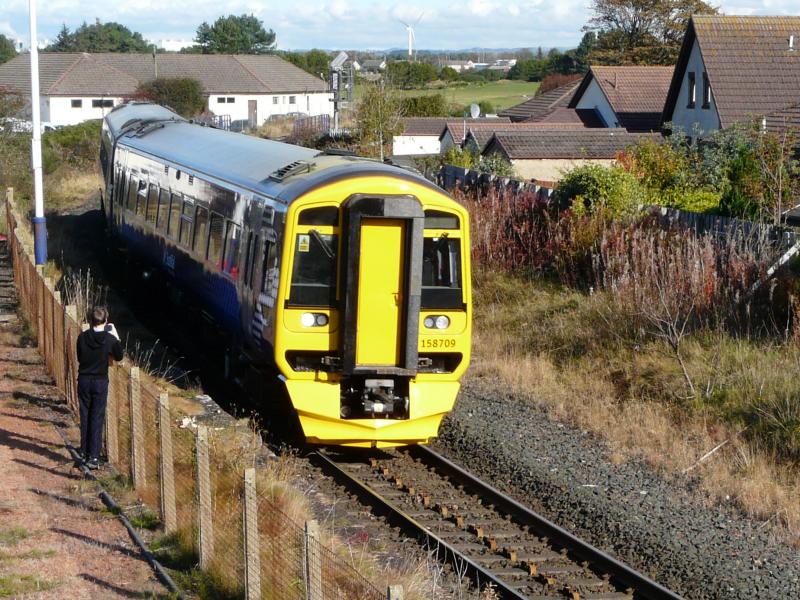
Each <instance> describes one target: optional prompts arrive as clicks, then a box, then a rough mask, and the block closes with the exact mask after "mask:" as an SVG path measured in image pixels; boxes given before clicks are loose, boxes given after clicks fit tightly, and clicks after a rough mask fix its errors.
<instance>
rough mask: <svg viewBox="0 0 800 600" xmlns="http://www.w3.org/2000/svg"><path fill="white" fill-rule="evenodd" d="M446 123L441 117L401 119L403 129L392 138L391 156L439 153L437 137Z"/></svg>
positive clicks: (439, 145)
mask: <svg viewBox="0 0 800 600" xmlns="http://www.w3.org/2000/svg"><path fill="white" fill-rule="evenodd" d="M446 125H447V119H445V118H443V117H409V118H406V119H403V131H402V133H399V134H398V135H396V136H394V137H393V138H392V155H393V156H409V155H411V156H423V155H430V154H439V150H440V148H441V144H440V142H439V138H440V137H441V135H442V132H443V131H444V128H445V126H446Z"/></svg>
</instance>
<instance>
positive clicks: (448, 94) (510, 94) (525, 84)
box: [355, 79, 539, 111]
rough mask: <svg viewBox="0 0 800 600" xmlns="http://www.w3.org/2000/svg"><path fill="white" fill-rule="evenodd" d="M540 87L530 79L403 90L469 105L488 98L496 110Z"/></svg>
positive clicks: (404, 93)
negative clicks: (438, 96) (439, 96)
mask: <svg viewBox="0 0 800 600" xmlns="http://www.w3.org/2000/svg"><path fill="white" fill-rule="evenodd" d="M538 88H539V83H538V82H530V81H510V80H508V79H503V80H501V81H492V82H489V83H469V84H461V85H458V84H456V85H450V86H446V87H430V88H424V89H421V90H401V91H400V93H401V94H403V95H404V96H427V95H430V94H442V95H443V96H444V97H445V101H446V102H447V103H448V104H451V105H455V104H458V105H460V106H469V105H470V104H472V103H473V102H476V103H477V102H481V101H482V100H488V101H489V102H491V103H492V106H494V109H495V111H500V110H503V109H504V108H508V107H509V106H514V105H515V104H519V103H520V102H525V100H527V99H528V98H531V97H533V95H534V94H535V93H536V90H537V89H538ZM361 89H362V86H359V85H358V84H356V88H355V99H356V101H358V99H359V98H360V90H361Z"/></svg>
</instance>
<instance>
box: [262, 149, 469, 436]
mask: <svg viewBox="0 0 800 600" xmlns="http://www.w3.org/2000/svg"><path fill="white" fill-rule="evenodd" d="M328 160H330V161H334V162H341V161H342V160H343V159H342V158H333V157H331V158H330V159H328ZM325 162H326V159H325V158H323V159H321V160H320V159H318V164H317V166H318V167H322V169H321V170H323V171H324V170H325V169H324V167H325V165H324V163H325ZM319 163H323V164H319ZM340 168H341V167H340ZM353 171H356V172H358V175H357V176H354V177H347V176H342V177H332V178H330V179H331V181H330V182H327V183H324V184H323V185H309V186H307V187H308V191H307V192H305V193H301V194H300V195H298V196H296V198H295V199H293V201H292V202H291V203H290V204H289V206H288V210H287V212H286V220H285V226H284V230H283V248H282V250H283V251H282V253H281V257H280V273H281V274H282V275H281V277H280V281H279V283H278V289H277V298H276V300H277V301H276V303H275V324H274V325H275V327H274V331H275V335H274V353H275V362H276V365H277V367H278V369H279V370H280V371H281V373H282V374H283V377H285V384H286V387H287V389H288V392H289V396H290V399H291V402H292V404H293V406H294V409H295V410H296V412H297V416H298V418H299V421H300V425H301V426H302V429H303V433H304V435H305V437H306V440H307V441H308V442H310V443H315V444H335V445H345V446H362V447H390V446H398V445H405V444H418V443H426V442H428V441H429V440H430V439H431V438H432V437H434V436H436V435H437V433H438V430H439V425H440V422H441V420H442V417H443V416H444V415H445V414H447V413H448V412H449V411H450V410H451V409H452V408H453V404H454V403H455V400H456V396H457V394H458V390H459V379H460V378H461V376H462V375H463V374H464V372H465V370H466V368H467V366H468V364H469V358H470V338H471V301H470V262H469V235H468V232H469V222H468V215H467V212H466V211H465V210H464V208H463V207H462V206H460V205H459V204H457V203H456V202H454V201H453V200H452V199H450V198H449V197H448V196H447V195H446V194H445V193H444V192H442V191H441V190H439V189H438V188H436V187H435V186H433V185H431V184H430V183H428V182H427V181H425V180H424V179H422V178H421V177H415V176H410V174H408V173H406V172H403V171H401V170H400V169H395V168H389V167H385V166H383V165H376V166H375V168H374V169H367V170H363V169H353ZM300 177H301V179H302V176H300ZM324 179H328V178H324Z"/></svg>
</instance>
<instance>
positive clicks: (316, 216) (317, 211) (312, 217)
mask: <svg viewBox="0 0 800 600" xmlns="http://www.w3.org/2000/svg"><path fill="white" fill-rule="evenodd" d="M297 223H298V224H299V225H330V226H331V227H336V226H337V225H338V224H339V209H338V208H337V207H336V206H321V207H319V208H307V209H306V210H304V211H303V212H301V213H300V216H299V217H297Z"/></svg>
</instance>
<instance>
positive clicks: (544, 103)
mask: <svg viewBox="0 0 800 600" xmlns="http://www.w3.org/2000/svg"><path fill="white" fill-rule="evenodd" d="M579 83H580V82H579V81H573V82H571V83H567V84H566V85H562V86H561V87H557V88H555V89H553V90H550V91H547V92H545V93H544V94H539V95H538V96H534V97H533V98H531V99H529V100H526V101H525V102H522V103H520V104H517V105H515V106H512V107H510V108H507V109H505V110H502V111H500V112H499V113H498V116H501V117H507V118H510V119H511V120H512V121H525V120H528V119H535V118H537V117H543V116H545V115H547V114H548V113H550V112H551V111H552V110H554V109H556V108H559V107H566V106H567V105H568V104H569V103H570V99H571V98H572V95H573V93H574V92H575V90H576V89H577V88H578V85H579Z"/></svg>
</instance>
